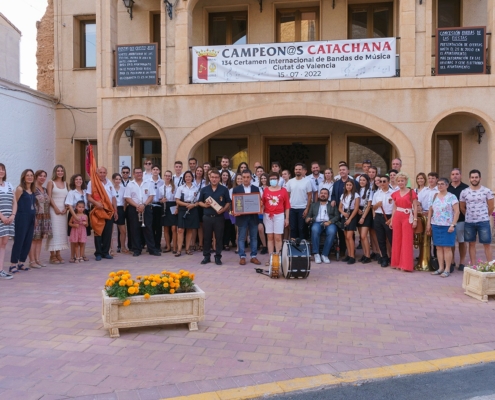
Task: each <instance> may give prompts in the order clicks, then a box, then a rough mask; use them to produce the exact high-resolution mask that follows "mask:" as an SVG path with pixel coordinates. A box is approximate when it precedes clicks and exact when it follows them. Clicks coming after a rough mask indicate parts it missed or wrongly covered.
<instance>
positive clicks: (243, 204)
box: [232, 192, 261, 215]
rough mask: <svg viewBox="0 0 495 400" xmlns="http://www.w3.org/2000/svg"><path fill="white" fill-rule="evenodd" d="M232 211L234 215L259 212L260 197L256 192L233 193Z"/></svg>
mask: <svg viewBox="0 0 495 400" xmlns="http://www.w3.org/2000/svg"><path fill="white" fill-rule="evenodd" d="M232 213H233V214H234V215H244V214H261V198H260V194H259V193H258V192H256V193H234V194H233V195H232Z"/></svg>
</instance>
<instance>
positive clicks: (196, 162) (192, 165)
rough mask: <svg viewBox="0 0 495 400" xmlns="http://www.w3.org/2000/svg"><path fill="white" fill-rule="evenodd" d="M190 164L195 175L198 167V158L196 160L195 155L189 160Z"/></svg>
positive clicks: (190, 169)
mask: <svg viewBox="0 0 495 400" xmlns="http://www.w3.org/2000/svg"><path fill="white" fill-rule="evenodd" d="M187 162H188V164H189V171H191V172H192V173H193V176H196V168H197V167H198V160H196V159H195V158H194V157H191V158H190V159H189V160H187Z"/></svg>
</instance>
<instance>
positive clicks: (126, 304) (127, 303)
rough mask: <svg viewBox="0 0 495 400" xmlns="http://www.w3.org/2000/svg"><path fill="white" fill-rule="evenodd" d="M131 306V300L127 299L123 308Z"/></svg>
mask: <svg viewBox="0 0 495 400" xmlns="http://www.w3.org/2000/svg"><path fill="white" fill-rule="evenodd" d="M129 304H131V301H130V300H129V299H127V300H126V301H124V304H123V306H124V307H127V306H128V305H129Z"/></svg>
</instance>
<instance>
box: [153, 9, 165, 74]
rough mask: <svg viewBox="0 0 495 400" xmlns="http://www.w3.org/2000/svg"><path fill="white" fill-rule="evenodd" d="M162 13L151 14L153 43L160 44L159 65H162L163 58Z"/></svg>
mask: <svg viewBox="0 0 495 400" xmlns="http://www.w3.org/2000/svg"><path fill="white" fill-rule="evenodd" d="M160 17H161V15H160V13H156V14H151V18H152V19H151V42H152V43H158V54H157V57H158V64H161V57H162V52H161V48H162V35H161V29H160V28H161V24H160Z"/></svg>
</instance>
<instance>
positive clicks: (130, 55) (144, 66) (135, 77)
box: [115, 43, 158, 86]
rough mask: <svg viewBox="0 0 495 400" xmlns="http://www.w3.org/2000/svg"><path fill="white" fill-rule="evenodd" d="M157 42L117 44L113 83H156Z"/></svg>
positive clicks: (127, 84)
mask: <svg viewBox="0 0 495 400" xmlns="http://www.w3.org/2000/svg"><path fill="white" fill-rule="evenodd" d="M157 53H158V43H144V44H128V45H118V46H117V49H116V51H115V76H116V79H115V85H116V86H138V85H158V58H157Z"/></svg>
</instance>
